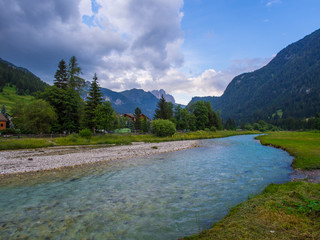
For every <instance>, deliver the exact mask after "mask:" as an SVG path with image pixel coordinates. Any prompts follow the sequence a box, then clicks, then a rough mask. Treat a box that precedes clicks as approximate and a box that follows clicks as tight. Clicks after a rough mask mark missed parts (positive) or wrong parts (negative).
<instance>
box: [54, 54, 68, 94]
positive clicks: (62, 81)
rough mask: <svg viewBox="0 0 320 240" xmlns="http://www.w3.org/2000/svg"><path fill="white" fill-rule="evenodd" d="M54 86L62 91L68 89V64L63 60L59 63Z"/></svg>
mask: <svg viewBox="0 0 320 240" xmlns="http://www.w3.org/2000/svg"><path fill="white" fill-rule="evenodd" d="M54 78H55V80H54V86H56V87H58V88H62V89H67V87H68V72H67V66H66V62H65V61H64V60H63V59H62V60H61V61H60V62H59V65H58V70H57V71H56V74H55V75H54Z"/></svg>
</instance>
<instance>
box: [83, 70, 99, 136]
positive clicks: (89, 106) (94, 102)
mask: <svg viewBox="0 0 320 240" xmlns="http://www.w3.org/2000/svg"><path fill="white" fill-rule="evenodd" d="M101 102H102V94H101V91H100V87H99V85H98V77H97V74H96V73H95V74H94V76H93V81H92V82H91V85H90V89H89V92H88V97H87V101H86V106H85V112H86V125H87V127H88V128H91V129H93V133H95V127H96V125H95V123H94V118H95V115H96V112H95V111H96V108H97V107H98V106H99V105H100V104H101Z"/></svg>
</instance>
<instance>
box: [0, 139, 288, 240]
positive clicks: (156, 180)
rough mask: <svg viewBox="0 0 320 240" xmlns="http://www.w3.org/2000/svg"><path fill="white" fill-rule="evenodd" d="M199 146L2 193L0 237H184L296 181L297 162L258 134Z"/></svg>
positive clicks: (125, 160) (10, 188) (34, 183)
mask: <svg viewBox="0 0 320 240" xmlns="http://www.w3.org/2000/svg"><path fill="white" fill-rule="evenodd" d="M198 144H199V145H200V147H197V148H192V149H186V150H182V151H177V152H170V153H161V154H156V155H152V156H146V157H139V158H131V159H122V160H118V161H113V162H111V163H110V164H107V165H105V166H100V167H99V168H96V169H94V170H92V169H90V171H88V172H86V168H85V167H83V168H82V171H81V172H82V173H81V174H80V173H79V175H75V174H72V175H70V177H69V178H68V177H64V178H63V179H59V178H57V179H58V180H57V179H55V180H48V179H45V177H44V178H43V179H41V178H40V179H39V180H38V181H37V182H32V184H26V183H25V184H23V185H21V186H19V185H18V186H17V185H12V186H11V185H8V186H4V187H1V188H0V211H1V215H0V238H3V239H18V238H24V237H25V238H30V239H34V238H41V239H46V238H48V239H81V238H84V239H154V240H156V239H178V238H179V237H183V236H187V235H191V234H193V233H197V232H199V231H201V230H203V229H204V228H206V229H207V228H209V227H210V226H211V225H212V224H213V223H214V222H216V221H218V220H220V219H222V218H223V217H224V216H225V215H226V214H227V213H228V211H229V209H230V208H232V207H234V206H235V205H236V204H238V203H240V202H242V201H244V200H246V199H248V197H250V196H252V195H254V194H258V193H260V192H261V190H262V189H263V188H264V187H265V186H267V185H268V184H270V183H283V182H286V181H289V180H290V173H291V172H292V170H291V168H290V164H291V162H292V157H291V156H290V155H289V154H288V153H286V152H284V151H282V150H280V149H275V148H271V147H266V146H262V145H261V144H260V143H259V141H257V140H254V136H253V135H246V136H234V137H229V138H223V139H210V140H201V141H199V143H198ZM83 172H85V174H83ZM57 174H59V173H58V172H57ZM26 181H27V180H26Z"/></svg>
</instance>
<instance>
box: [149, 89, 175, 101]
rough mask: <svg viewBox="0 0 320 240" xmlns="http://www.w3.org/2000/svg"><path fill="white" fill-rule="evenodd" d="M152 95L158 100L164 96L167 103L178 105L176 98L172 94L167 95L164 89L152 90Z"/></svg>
mask: <svg viewBox="0 0 320 240" xmlns="http://www.w3.org/2000/svg"><path fill="white" fill-rule="evenodd" d="M151 93H152V94H153V95H154V96H155V97H156V98H158V99H160V98H161V96H162V95H163V97H164V99H165V100H166V101H167V102H171V103H173V104H175V103H176V101H175V99H174V97H173V96H172V95H170V94H167V93H166V91H165V90H163V89H160V90H152V91H151Z"/></svg>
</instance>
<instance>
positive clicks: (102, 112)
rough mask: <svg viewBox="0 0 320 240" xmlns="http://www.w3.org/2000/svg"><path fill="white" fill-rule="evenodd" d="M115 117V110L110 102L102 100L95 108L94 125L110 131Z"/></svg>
mask: <svg viewBox="0 0 320 240" xmlns="http://www.w3.org/2000/svg"><path fill="white" fill-rule="evenodd" d="M115 119H116V115H115V112H114V110H113V108H112V104H111V103H110V102H103V103H102V104H99V105H98V106H97V108H96V110H95V118H94V123H95V125H96V126H97V127H98V128H100V129H103V130H104V133H105V132H106V130H108V131H110V130H113V123H114V121H115Z"/></svg>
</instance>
